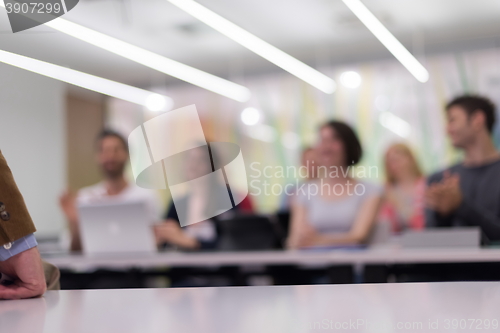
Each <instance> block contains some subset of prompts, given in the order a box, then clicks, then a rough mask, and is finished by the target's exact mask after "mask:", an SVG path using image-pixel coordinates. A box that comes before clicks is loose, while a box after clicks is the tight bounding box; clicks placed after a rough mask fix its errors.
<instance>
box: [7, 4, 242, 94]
mask: <svg viewBox="0 0 500 333" xmlns="http://www.w3.org/2000/svg"><path fill="white" fill-rule="evenodd" d="M0 6H2V7H5V5H4V3H3V0H0ZM45 25H46V26H49V27H51V28H53V29H55V30H58V31H60V32H62V33H65V34H67V35H70V36H72V37H75V38H78V39H80V40H82V41H84V42H87V43H89V44H92V45H95V46H97V47H100V48H102V49H104V50H107V51H109V52H112V53H115V54H117V55H119V56H122V57H124V58H127V59H129V60H132V61H135V62H137V63H139V64H142V65H144V66H147V67H150V68H152V69H155V70H157V71H160V72H162V73H165V74H167V75H170V76H173V77H175V78H178V79H180V80H183V81H186V82H189V83H191V84H194V85H196V86H199V87H201V88H204V89H207V90H210V91H213V92H215V93H217V94H220V95H223V96H226V97H229V98H231V99H234V100H236V101H238V102H246V101H248V100H249V99H250V90H249V89H248V88H246V87H243V86H241V85H239V84H236V83H234V82H231V81H228V80H225V79H222V78H220V77H217V76H215V75H212V74H209V73H206V72H203V71H201V70H199V69H196V68H193V67H190V66H187V65H184V64H182V63H180V62H177V61H175V60H172V59H169V58H166V57H164V56H161V55H159V54H156V53H154V52H151V51H148V50H145V49H142V48H140V47H137V46H135V45H132V44H129V43H126V42H124V41H122V40H119V39H117V38H113V37H110V36H108V35H105V34H103V33H100V32H97V31H95V30H92V29H89V28H86V27H84V26H81V25H79V24H76V23H73V22H70V21H67V20H65V19H62V18H56V19H54V20H52V21H50V22H47V23H45Z"/></svg>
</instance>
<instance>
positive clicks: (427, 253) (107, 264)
mask: <svg viewBox="0 0 500 333" xmlns="http://www.w3.org/2000/svg"><path fill="white" fill-rule="evenodd" d="M43 256H44V259H45V260H46V261H48V262H50V263H52V264H54V265H56V266H58V267H59V268H63V269H70V270H75V271H92V270H95V269H98V268H113V269H130V268H143V269H154V268H162V267H179V266H184V267H186V266H187V267H210V266H221V265H240V266H241V265H249V266H251V265H276V264H296V265H329V264H353V265H366V264H414V263H459V262H500V249H484V248H481V249H480V248H477V249H474V248H470V249H467V248H464V249H450V248H448V249H446V248H435V249H398V248H380V249H366V250H329V251H266V252H215V253H181V252H160V253H153V254H141V253H124V254H100V255H91V256H90V255H89V256H87V255H69V254H59V255H43Z"/></svg>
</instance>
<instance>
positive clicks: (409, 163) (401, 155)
mask: <svg viewBox="0 0 500 333" xmlns="http://www.w3.org/2000/svg"><path fill="white" fill-rule="evenodd" d="M385 171H386V177H387V184H386V186H385V191H384V197H383V204H382V208H381V209H380V215H379V222H381V223H383V222H388V223H389V224H390V225H391V228H392V231H393V232H394V233H399V232H402V231H405V230H407V229H411V230H421V229H423V228H424V226H425V214H424V194H425V178H424V177H423V176H422V172H421V171H420V167H419V166H418V163H417V161H416V159H415V156H414V155H413V153H412V151H411V150H410V148H409V147H408V146H407V145H405V144H402V143H397V144H393V145H392V146H390V147H389V149H387V152H386V153H385Z"/></svg>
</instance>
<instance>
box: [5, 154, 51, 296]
mask: <svg viewBox="0 0 500 333" xmlns="http://www.w3.org/2000/svg"><path fill="white" fill-rule="evenodd" d="M35 231H36V229H35V226H34V224H33V221H32V220H31V217H30V215H29V213H28V209H27V208H26V205H25V203H24V199H23V197H22V195H21V193H20V192H19V189H18V188H17V185H16V183H15V181H14V177H13V176H12V172H11V170H10V168H9V166H8V165H7V162H6V160H5V158H4V156H3V155H2V153H1V152H0V299H20V298H31V297H37V296H41V295H43V293H45V291H46V290H47V284H46V280H45V273H44V265H43V263H42V260H41V258H40V253H39V252H38V248H37V245H38V244H37V242H36V239H35V236H34V235H33V233H34V232H35Z"/></svg>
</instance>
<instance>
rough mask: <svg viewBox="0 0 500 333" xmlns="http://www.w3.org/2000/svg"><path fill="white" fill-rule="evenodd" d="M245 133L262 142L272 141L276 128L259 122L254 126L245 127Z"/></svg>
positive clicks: (275, 134)
mask: <svg viewBox="0 0 500 333" xmlns="http://www.w3.org/2000/svg"><path fill="white" fill-rule="evenodd" d="M245 134H246V135H247V136H249V137H251V138H252V139H255V140H260V141H264V142H269V143H271V142H274V141H275V140H276V136H277V133H276V130H275V129H274V128H273V127H271V126H269V125H265V124H259V125H255V126H251V127H250V126H249V127H247V128H246V129H245Z"/></svg>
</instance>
